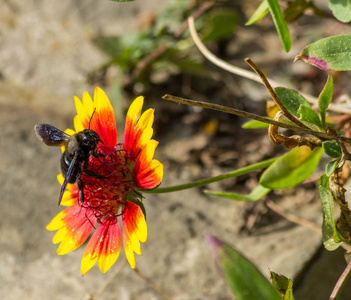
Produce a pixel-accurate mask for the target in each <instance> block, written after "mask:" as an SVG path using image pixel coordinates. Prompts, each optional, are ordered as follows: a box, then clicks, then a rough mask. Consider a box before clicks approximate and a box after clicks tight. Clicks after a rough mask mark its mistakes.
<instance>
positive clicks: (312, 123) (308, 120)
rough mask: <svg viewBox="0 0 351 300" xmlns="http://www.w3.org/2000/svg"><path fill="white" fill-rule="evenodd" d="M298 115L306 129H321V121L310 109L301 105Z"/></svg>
mask: <svg viewBox="0 0 351 300" xmlns="http://www.w3.org/2000/svg"><path fill="white" fill-rule="evenodd" d="M298 113H300V114H301V117H300V120H301V122H302V123H304V124H305V125H307V126H308V127H310V128H312V129H314V130H318V129H321V128H322V123H321V120H320V119H319V116H318V115H317V113H316V112H315V111H314V110H313V109H312V108H311V107H310V106H306V105H305V104H302V105H301V106H300V108H299V110H298Z"/></svg>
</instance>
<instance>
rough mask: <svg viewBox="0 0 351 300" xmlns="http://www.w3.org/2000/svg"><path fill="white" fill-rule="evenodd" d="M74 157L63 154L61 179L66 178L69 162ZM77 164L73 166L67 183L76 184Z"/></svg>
mask: <svg viewBox="0 0 351 300" xmlns="http://www.w3.org/2000/svg"><path fill="white" fill-rule="evenodd" d="M73 157H74V156H71V155H68V154H67V152H64V153H63V154H62V156H61V172H62V175H63V177H66V174H67V172H68V168H69V166H70V165H71V161H72V159H73ZM77 171H78V168H77V164H75V165H74V166H73V170H72V172H71V175H70V176H69V178H68V182H69V183H75V182H76V177H77Z"/></svg>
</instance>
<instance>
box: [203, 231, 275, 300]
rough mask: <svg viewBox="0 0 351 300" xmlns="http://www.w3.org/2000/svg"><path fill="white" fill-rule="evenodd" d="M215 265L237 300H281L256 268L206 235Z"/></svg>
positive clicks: (237, 253) (238, 254)
mask: <svg viewBox="0 0 351 300" xmlns="http://www.w3.org/2000/svg"><path fill="white" fill-rule="evenodd" d="M206 239H207V242H208V243H209V245H210V247H211V250H212V254H213V256H214V259H215V262H216V265H217V266H218V268H219V269H220V271H221V274H222V275H223V277H224V279H225V281H226V283H227V284H228V286H229V287H230V289H231V290H232V292H233V293H234V294H235V297H236V299H237V300H253V299H260V300H282V297H281V296H280V294H279V293H278V292H277V291H276V289H275V288H274V287H273V286H272V285H271V284H270V283H269V281H268V280H267V279H266V278H265V277H264V276H263V275H262V274H261V273H260V271H258V270H257V268H256V267H255V266H254V265H253V264H252V263H251V262H250V261H249V260H247V259H246V258H245V257H244V256H243V255H241V254H240V253H239V252H237V251H236V250H234V249H233V248H231V247H230V246H229V245H227V244H226V243H224V242H222V241H221V240H219V239H218V238H216V237H214V236H211V235H207V236H206Z"/></svg>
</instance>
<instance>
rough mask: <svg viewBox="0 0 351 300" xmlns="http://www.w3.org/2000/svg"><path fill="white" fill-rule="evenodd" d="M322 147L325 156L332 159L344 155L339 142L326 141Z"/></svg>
mask: <svg viewBox="0 0 351 300" xmlns="http://www.w3.org/2000/svg"><path fill="white" fill-rule="evenodd" d="M322 147H323V150H324V152H325V154H327V155H328V156H330V157H331V158H338V157H340V156H341V154H342V151H341V148H340V146H339V144H338V143H337V142H332V141H324V142H323V143H322Z"/></svg>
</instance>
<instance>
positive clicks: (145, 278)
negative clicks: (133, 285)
mask: <svg viewBox="0 0 351 300" xmlns="http://www.w3.org/2000/svg"><path fill="white" fill-rule="evenodd" d="M134 272H135V273H136V274H137V275H138V276H139V277H140V278H141V279H143V280H144V281H146V283H147V284H148V285H149V286H151V287H152V288H153V289H154V290H155V291H157V292H159V293H160V294H161V295H162V296H164V297H165V298H167V299H168V300H174V298H173V297H172V296H171V295H169V294H168V293H166V292H165V291H164V290H163V289H161V288H160V287H159V286H158V285H156V284H155V283H154V282H153V281H152V280H151V279H149V278H147V277H146V276H145V275H143V274H142V273H141V272H140V271H139V270H138V269H137V268H135V269H134Z"/></svg>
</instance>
